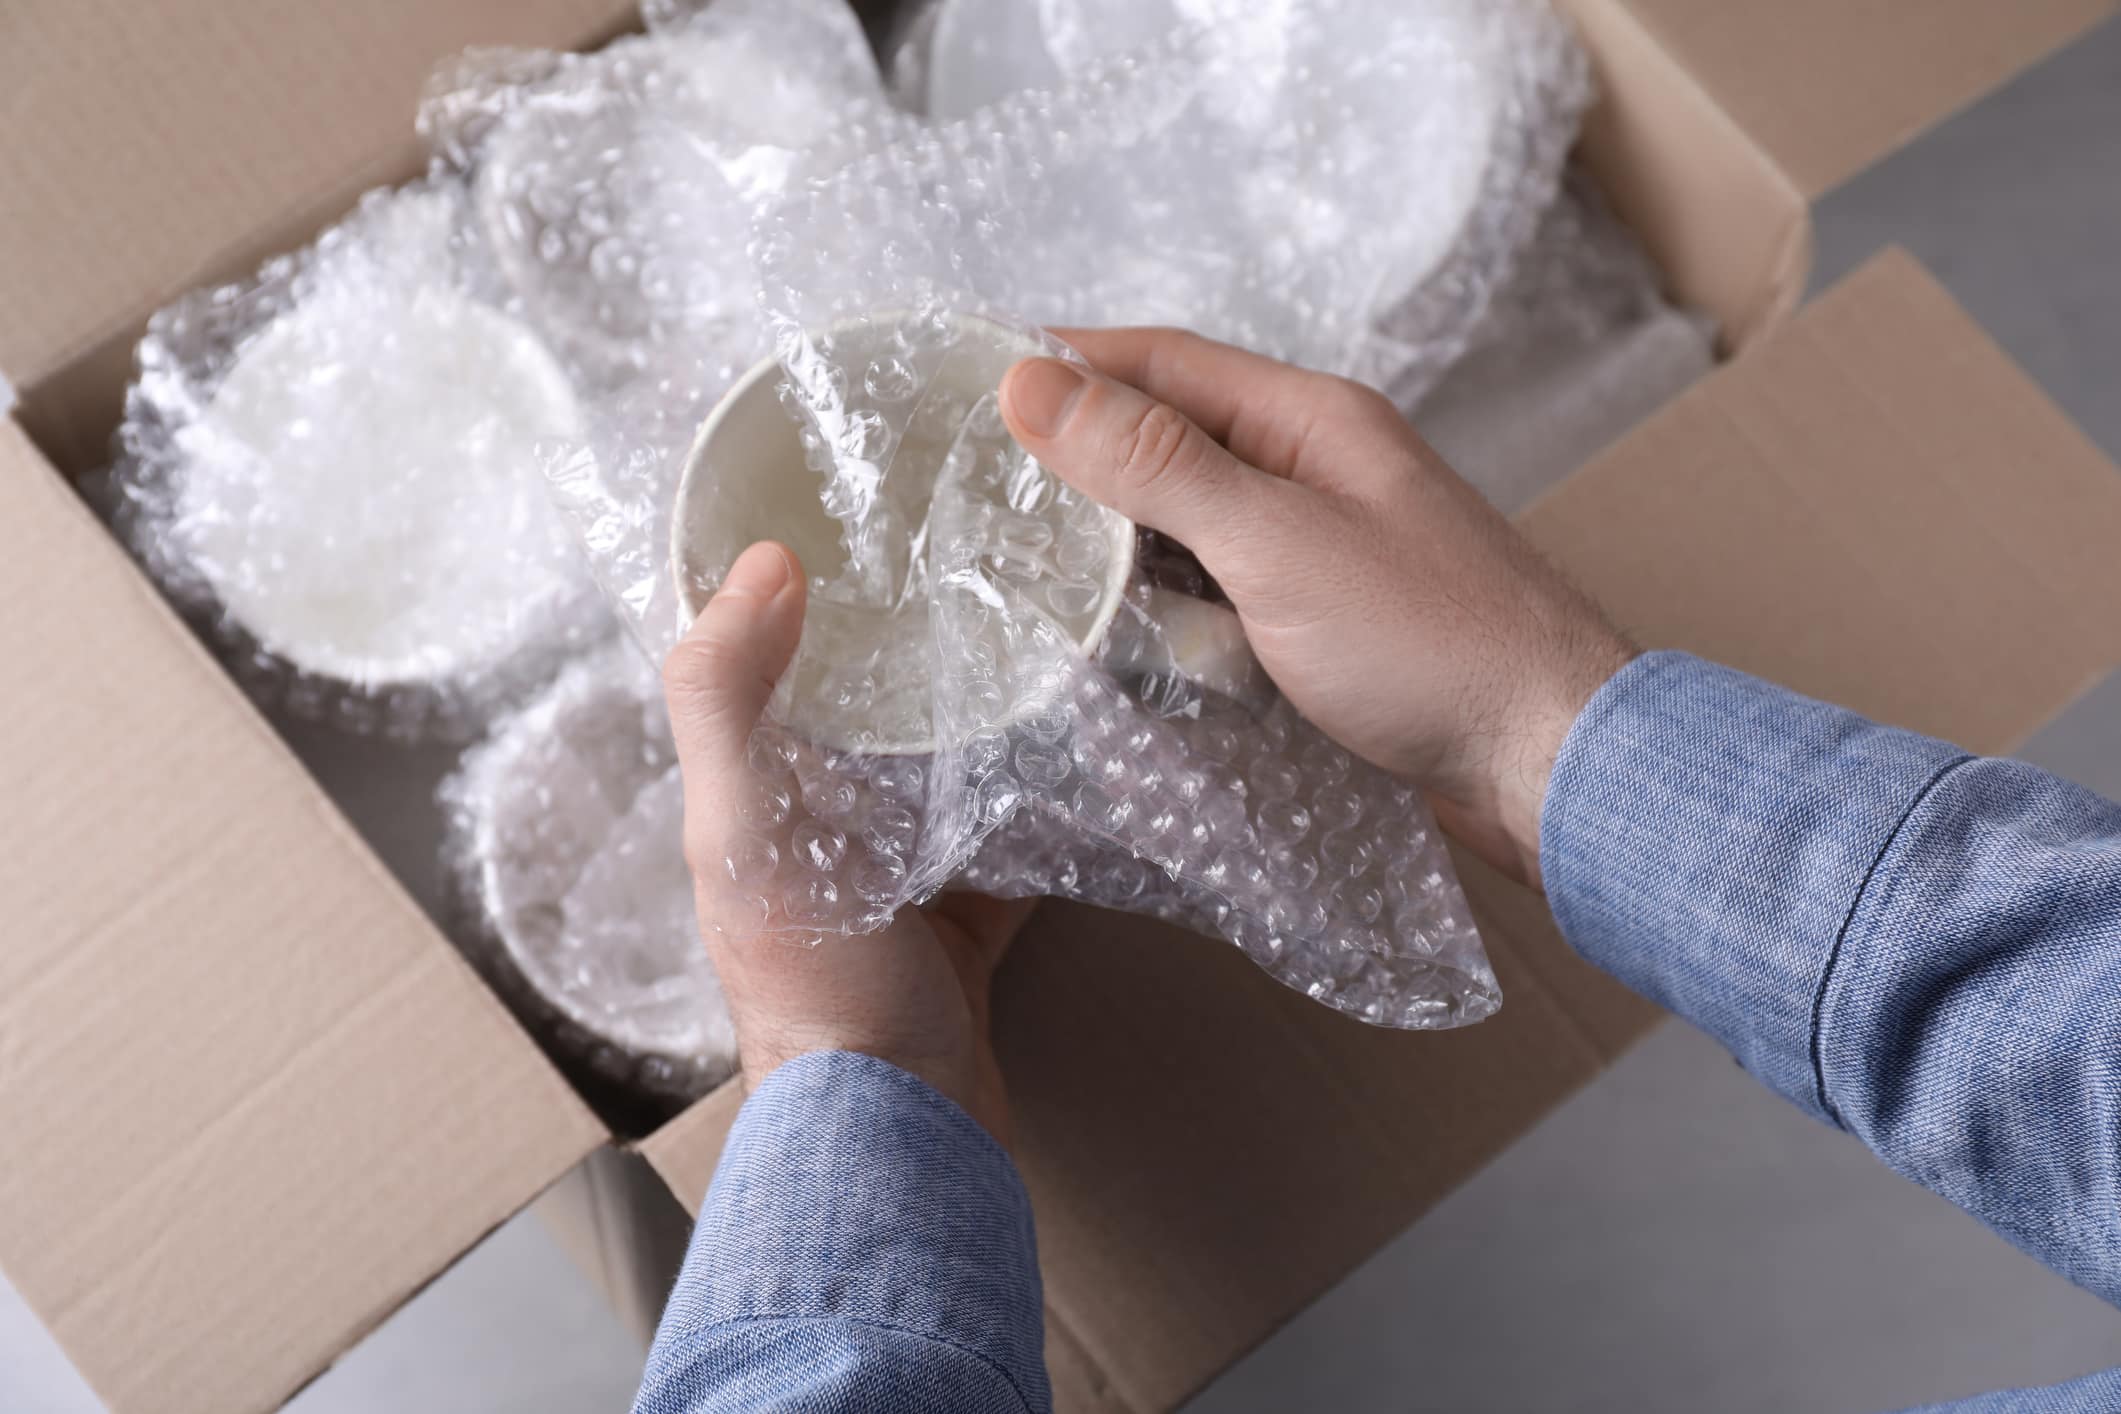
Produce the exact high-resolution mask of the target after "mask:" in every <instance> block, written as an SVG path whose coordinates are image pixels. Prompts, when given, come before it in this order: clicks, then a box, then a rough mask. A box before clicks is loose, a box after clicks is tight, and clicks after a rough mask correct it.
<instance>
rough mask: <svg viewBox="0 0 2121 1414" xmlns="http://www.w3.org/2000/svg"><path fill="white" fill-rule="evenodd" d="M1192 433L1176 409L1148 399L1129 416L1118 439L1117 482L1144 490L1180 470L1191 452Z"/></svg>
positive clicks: (1166, 479) (1158, 484) (1190, 455)
mask: <svg viewBox="0 0 2121 1414" xmlns="http://www.w3.org/2000/svg"><path fill="white" fill-rule="evenodd" d="M1192 433H1193V427H1192V424H1191V423H1189V422H1187V421H1186V419H1185V418H1184V417H1183V416H1181V415H1180V414H1179V412H1178V410H1177V409H1175V408H1172V407H1169V406H1166V405H1165V404H1163V403H1159V402H1151V403H1149V404H1148V405H1147V406H1146V407H1144V408H1143V409H1142V411H1141V413H1140V414H1139V415H1138V416H1136V417H1135V418H1134V419H1133V421H1132V423H1131V424H1130V425H1129V427H1128V428H1127V431H1126V434H1125V437H1124V440H1123V441H1122V443H1121V451H1120V457H1119V479H1120V481H1121V483H1122V484H1124V485H1127V486H1130V487H1132V488H1133V489H1134V490H1136V491H1146V490H1150V489H1151V488H1154V487H1157V486H1160V485H1162V484H1164V483H1165V482H1167V481H1169V480H1170V479H1171V478H1172V477H1173V475H1174V474H1182V473H1183V472H1184V471H1185V470H1186V463H1187V462H1188V461H1189V460H1191V459H1192V457H1193V456H1194V455H1195V452H1194V450H1193V449H1192V448H1191V440H1192Z"/></svg>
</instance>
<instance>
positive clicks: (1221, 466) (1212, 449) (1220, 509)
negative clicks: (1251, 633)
mask: <svg viewBox="0 0 2121 1414" xmlns="http://www.w3.org/2000/svg"><path fill="white" fill-rule="evenodd" d="M1001 407H1002V416H1003V417H1004V419H1006V420H1007V422H1008V424H1009V431H1010V433H1011V434H1012V435H1013V436H1015V438H1016V440H1017V441H1018V442H1019V443H1020V444H1021V445H1022V446H1023V448H1024V450H1025V451H1028V452H1029V453H1031V455H1033V456H1034V457H1037V458H1038V459H1039V461H1041V462H1042V463H1044V464H1045V465H1046V466H1047V467H1048V468H1050V469H1051V470H1052V471H1053V472H1054V474H1055V475H1057V476H1059V477H1060V478H1061V479H1062V480H1063V481H1066V482H1067V483H1068V484H1069V485H1071V486H1073V487H1075V488H1076V489H1077V490H1079V491H1081V492H1082V493H1083V494H1085V495H1086V496H1088V497H1090V498H1091V499H1092V500H1094V501H1098V502H1100V503H1102V504H1104V505H1107V506H1110V507H1111V508H1112V509H1114V510H1116V511H1118V512H1119V513H1120V514H1122V515H1124V516H1127V517H1128V518H1130V519H1132V520H1134V521H1137V522H1139V523H1140V524H1142V525H1146V526H1148V527H1149V528H1150V529H1152V530H1160V531H1162V532H1164V533H1165V534H1166V535H1169V536H1171V537H1173V538H1174V539H1176V540H1179V541H1180V542H1182V543H1183V544H1185V545H1186V547H1187V548H1188V549H1190V550H1192V551H1193V553H1194V554H1196V555H1198V556H1200V559H1201V563H1202V564H1204V565H1206V566H1207V567H1208V571H1209V573H1211V574H1213V575H1214V576H1215V577H1216V578H1217V579H1224V578H1225V576H1226V575H1227V574H1228V573H1229V572H1230V571H1232V570H1234V569H1241V566H1237V565H1233V564H1230V563H1228V561H1229V560H1230V557H1231V556H1232V554H1233V553H1234V552H1235V551H1236V549H1237V547H1238V545H1239V544H1240V542H1242V541H1243V540H1244V539H1245V538H1246V537H1247V536H1249V535H1251V534H1252V533H1253V531H1254V529H1255V528H1256V527H1258V526H1261V525H1273V524H1275V523H1276V522H1277V519H1278V518H1281V517H1285V516H1286V515H1287V514H1288V511H1289V509H1290V508H1289V507H1288V505H1287V504H1286V503H1287V501H1288V499H1289V498H1290V497H1292V496H1294V495H1296V494H1298V492H1297V488H1295V487H1292V486H1291V485H1290V484H1289V483H1288V482H1286V481H1282V480H1280V479H1278V478H1276V477H1272V476H1269V475H1267V474H1266V473H1265V472H1263V471H1260V470H1259V469H1258V468H1256V467H1253V466H1250V465H1248V464H1246V463H1245V462H1243V461H1240V460H1239V459H1238V458H1236V457H1234V456H1232V455H1231V454H1230V453H1229V452H1228V451H1227V450H1225V449H1224V448H1223V446H1222V444H1221V443H1219V442H1217V441H1216V440H1215V439H1214V438H1213V437H1210V436H1209V435H1208V434H1207V433H1205V432H1203V431H1201V429H1200V428H1199V427H1198V426H1196V425H1195V424H1194V423H1193V422H1192V421H1191V420H1189V419H1188V418H1187V417H1186V416H1185V415H1184V414H1183V413H1181V412H1179V411H1178V409H1176V408H1174V407H1172V406H1170V405H1169V404H1168V403H1161V402H1158V401H1157V400H1156V399H1154V398H1152V397H1150V396H1149V395H1148V394H1147V393H1144V392H1142V391H1141V390H1140V389H1138V388H1132V387H1129V386H1128V385H1126V384H1125V383H1121V382H1118V381H1116V380H1114V379H1111V378H1107V377H1105V376H1104V375H1103V374H1101V373H1098V372H1096V371H1095V370H1093V369H1089V368H1084V367H1082V366H1081V365H1079V364H1074V363H1066V362H1063V361H1062V360H1060V359H1057V358H1030V359H1025V360H1023V361H1022V362H1020V363H1018V364H1016V365H1015V366H1014V367H1013V368H1011V369H1010V370H1009V372H1008V375H1007V376H1006V377H1004V378H1003V379H1002V386H1001ZM1226 587H1227V586H1226Z"/></svg>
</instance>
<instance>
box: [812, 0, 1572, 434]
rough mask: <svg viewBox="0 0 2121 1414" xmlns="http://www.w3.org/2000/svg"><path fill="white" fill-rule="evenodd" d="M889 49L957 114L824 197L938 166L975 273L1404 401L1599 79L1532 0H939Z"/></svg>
mask: <svg viewBox="0 0 2121 1414" xmlns="http://www.w3.org/2000/svg"><path fill="white" fill-rule="evenodd" d="M1151 36H1160V37H1156V38H1150V37H1151ZM894 71H895V80H894V82H895V87H897V88H898V89H899V91H901V92H902V93H909V92H910V93H911V95H912V96H913V97H914V99H915V100H916V101H920V102H924V103H925V106H926V107H927V108H928V110H929V112H930V113H931V115H932V116H936V117H938V118H941V119H944V120H945V121H944V122H943V123H942V125H941V126H940V127H939V128H938V129H937V130H936V131H935V133H934V134H933V136H932V137H930V138H928V139H927V140H926V141H925V142H913V143H908V144H898V145H894V146H893V147H891V148H889V149H886V150H885V151H884V152H883V153H880V154H878V155H876V156H874V157H872V158H871V159H869V160H868V161H867V162H866V163H865V164H863V165H862V166H861V167H860V168H859V169H858V170H857V171H855V172H852V173H850V174H849V175H848V177H847V179H846V180H845V181H844V182H842V183H840V184H839V185H838V186H837V187H836V188H835V190H834V193H833V194H832V195H830V196H828V197H827V198H826V199H825V200H824V201H822V202H821V203H820V207H819V210H818V211H817V212H816V213H814V214H815V215H816V216H818V217H820V218H824V219H826V220H829V219H830V215H829V213H831V211H832V208H833V203H834V201H835V200H838V201H842V202H844V203H845V205H846V206H847V208H848V211H849V214H852V213H853V212H854V211H855V210H857V209H859V208H860V207H861V206H862V202H861V200H860V198H861V197H862V195H863V194H864V193H863V191H862V188H863V187H865V186H871V185H874V186H877V187H879V188H880V189H881V190H880V192H879V201H878V202H877V203H876V204H878V205H883V206H886V207H889V206H891V205H894V204H903V201H904V199H905V198H906V197H908V196H911V195H913V193H914V191H915V189H917V188H918V187H919V186H920V185H921V184H923V183H933V184H934V190H933V191H932V193H925V194H924V195H926V196H928V197H929V198H930V199H932V200H933V201H934V202H936V203H937V204H939V205H941V206H943V207H945V208H947V209H949V210H951V211H953V212H955V213H956V216H957V218H958V220H957V222H956V224H955V228H952V229H945V228H936V229H930V230H928V231H926V232H924V235H926V236H927V237H928V238H931V239H932V238H938V237H941V236H950V237H958V236H960V235H961V234H962V232H964V231H977V232H978V233H979V237H978V241H977V243H978V245H979V246H980V247H981V249H982V250H983V251H984V252H986V253H987V254H989V255H991V256H993V257H995V258H998V259H1002V260H1006V261H1009V262H1012V263H1013V264H1014V265H1015V266H1017V267H1018V268H1016V269H1013V270H1009V271H1006V272H994V271H986V270H982V271H978V272H976V273H974V274H973V276H972V278H969V279H966V280H963V281H961V283H962V284H965V285H967V286H968V287H970V288H975V289H978V290H980V291H982V292H983V293H985V294H988V295H989V296H990V297H993V298H995V299H997V300H1003V301H1004V302H1006V303H1007V305H1008V306H1009V307H1010V308H1012V309H1014V310H1015V311H1016V312H1017V313H1018V314H1020V315H1021V316H1023V317H1024V318H1026V319H1029V320H1031V321H1034V322H1036V323H1040V324H1046V325H1055V324H1114V323H1178V324H1184V325H1187V326H1189V327H1193V328H1197V329H1199V330H1201V331H1202V332H1204V333H1207V334H1210V335H1213V336H1215V337H1219V338H1225V339H1228V340H1230V341H1231V342H1235V343H1241V344H1245V345H1247V346H1249V347H1253V348H1257V349H1260V350H1262V351H1264V352H1268V353H1272V354H1275V355H1277V356H1279V357H1283V358H1287V359H1291V360H1293V361H1295V362H1299V363H1304V364H1307V365H1310V366H1313V367H1318V368H1324V369H1327V370H1329V371H1333V372H1339V373H1345V374H1348V375H1350V376H1353V377H1357V378H1360V379H1362V380H1363V381H1365V382H1368V383H1370V384H1372V385H1374V386H1376V387H1378V388H1379V389H1381V390H1383V391H1385V392H1387V393H1389V394H1391V395H1392V396H1393V397H1394V398H1395V399H1398V400H1400V401H1402V402H1411V401H1413V400H1415V399H1417V398H1418V397H1419V396H1420V395H1421V393H1422V392H1423V391H1424V390H1425V389H1426V388H1427V387H1428V386H1429V385H1430V384H1431V383H1433V381H1434V380H1435V379H1436V378H1437V377H1438V376H1439V375H1440V374H1441V372H1442V371H1443V370H1444V369H1445V368H1447V367H1448V366H1449V365H1450V363H1451V362H1452V361H1453V360H1455V359H1456V358H1457V357H1458V356H1459V354H1460V353H1461V352H1463V350H1464V349H1465V347H1466V346H1467V344H1468V342H1469V340H1470V339H1471V338H1472V337H1473V333H1474V330H1475V328H1476V326H1477V324H1478V321H1479V320H1480V318H1481V316H1482V314H1483V312H1484V310H1485V308H1486V306H1487V303H1488V301H1489V300H1490V299H1491V298H1492V297H1493V295H1494V293H1495V291H1496V290H1497V289H1499V288H1500V287H1501V286H1502V285H1503V284H1504V283H1505V282H1506V281H1507V279H1508V277H1509V274H1510V271H1511V268H1512V264H1513V261H1514V258H1515V256H1516V254H1517V252H1518V251H1519V250H1520V249H1521V248H1522V247H1523V246H1524V244H1525V243H1526V241H1527V240H1528V239H1529V237H1530V235H1531V232H1532V230H1533V227H1534V225H1535V223H1536V222H1537V220H1538V217H1539V214H1540V213H1541V211H1543V210H1544V209H1545V208H1546V207H1547V205H1548V204H1549V203H1550V202H1551V200H1552V199H1553V196H1554V192H1555V190H1556V187H1557V184H1558V182H1559V180H1560V174H1561V170H1562V166H1563V163H1564V161H1565V159H1566V156H1567V153H1568V150H1569V148H1570V146H1571V145H1572V144H1573V142H1574V139H1575V134H1576V129H1577V125H1578V122H1579V120H1580V118H1581V115H1582V112H1583V109H1584V108H1585V106H1586V105H1587V104H1588V101H1589V98H1590V81H1589V75H1588V67H1587V63H1586V60H1585V59H1584V56H1583V55H1582V53H1581V51H1580V50H1579V49H1578V47H1577V46H1576V44H1575V43H1574V41H1573V37H1572V36H1571V34H1570V32H1569V30H1568V27H1567V26H1566V24H1565V23H1564V22H1563V21H1562V20H1561V19H1560V18H1559V17H1558V16H1557V15H1556V14H1555V13H1554V12H1553V10H1552V9H1551V8H1550V7H1549V6H1548V5H1547V4H1545V3H1543V0H1415V2H1414V3H1406V0H1270V3H1265V4H1240V3H1238V0H1148V3H1140V0H1041V3H1039V4H1038V5H1037V6H1035V7H1033V6H1014V7H994V6H981V5H978V4H975V3H969V0H942V3H941V4H939V5H938V6H937V7H935V8H934V9H933V10H932V11H931V12H929V14H927V15H924V16H921V17H920V18H918V19H917V20H916V21H915V22H914V24H913V26H912V28H911V31H910V34H909V37H908V39H907V41H906V42H905V43H904V44H903V45H902V46H901V47H900V49H899V51H898V53H897V55H896V62H895V64H894ZM1018 87H1022V88H1024V89H1027V90H1028V91H1023V92H1016V91H1012V90H1014V89H1016V88H1018ZM1003 95H1006V96H1003ZM975 104H980V105H986V106H980V107H977V108H974V107H973V105H975ZM1033 174H1035V176H1034V175H1033ZM872 244H873V243H872ZM974 258H975V259H976V258H977V257H976V256H975V257H974ZM997 273H999V279H997V278H996V277H997ZM1005 292H1006V295H1005Z"/></svg>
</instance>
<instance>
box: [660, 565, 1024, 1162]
mask: <svg viewBox="0 0 2121 1414" xmlns="http://www.w3.org/2000/svg"><path fill="white" fill-rule="evenodd" d="M804 600H805V588H804V582H803V572H802V567H801V566H800V565H799V564H797V563H796V559H795V556H794V555H793V554H791V553H790V552H789V551H787V550H786V549H784V548H782V547H781V546H779V545H775V544H771V543H762V544H758V545H753V546H752V547H751V548H750V549H748V550H746V551H745V552H744V553H743V554H742V555H740V556H739V557H738V558H737V561H736V563H735V564H734V565H733V566H731V567H730V570H729V574H728V576H727V578H725V579H724V580H723V582H722V587H721V589H720V591H719V592H717V593H716V594H715V596H714V598H713V599H712V600H710V601H709V602H708V604H707V607H706V608H705V609H703V610H701V611H700V616H699V618H698V619H697V620H695V621H694V623H693V626H692V630H691V632H689V633H688V634H687V635H686V636H685V638H684V640H683V641H682V642H681V643H679V644H678V646H677V647H676V648H675V649H674V650H672V652H671V654H670V657H669V658H668V659H667V660H666V661H665V663H664V665H663V686H664V692H665V695H666V697H667V698H668V700H669V704H670V725H671V729H672V731H673V732H674V733H675V735H676V737H677V748H678V764H679V768H680V770H681V771H682V772H683V775H684V779H685V857H686V859H687V860H688V861H689V862H690V863H691V866H692V877H693V893H694V899H695V903H696V905H697V908H698V911H699V917H700V932H701V934H702V935H703V936H704V937H705V939H706V943H707V952H708V955H709V956H710V957H711V958H712V959H713V962H714V967H715V972H716V973H717V974H718V975H719V976H720V978H721V982H722V991H723V993H724V995H726V996H727V997H728V1000H729V1011H730V1016H731V1019H732V1020H733V1021H734V1022H735V1024H736V1035H737V1046H738V1051H739V1054H740V1056H741V1059H742V1062H743V1067H744V1077H745V1083H746V1084H747V1086H749V1085H756V1084H757V1083H758V1082H759V1081H761V1080H764V1079H765V1078H766V1076H767V1075H769V1074H770V1073H772V1071H773V1070H774V1069H775V1068H776V1067H777V1066H779V1065H780V1064H781V1063H782V1062H784V1061H789V1060H793V1059H794V1058H795V1057H797V1056H799V1055H803V1054H805V1053H807V1052H810V1051H835V1050H837V1051H860V1052H863V1053H864V1054H867V1055H872V1056H876V1057H878V1058H879V1059H882V1060H886V1061H889V1062H890V1063H891V1064H893V1065H895V1066H898V1067H899V1068H900V1069H901V1070H907V1071H911V1072H912V1073H913V1074H915V1075H917V1076H919V1077H920V1078H921V1079H923V1080H925V1081H927V1082H928V1083H929V1084H930V1085H932V1086H934V1087H935V1088H936V1089H937V1090H939V1091H941V1092H942V1093H943V1094H945V1095H947V1096H949V1097H950V1098H951V1099H953V1100H955V1101H956V1102H957V1103H958V1104H960V1105H962V1106H963V1107H964V1108H965V1110H966V1111H967V1112H968V1113H970V1114H971V1115H972V1117H973V1118H974V1119H976V1120H978V1121H979V1122H980V1123H981V1124H982V1125H984V1126H985V1127H986V1129H987V1131H988V1132H989V1133H990V1134H993V1135H994V1136H995V1137H996V1138H997V1139H1000V1140H1002V1141H1003V1142H1004V1143H1006V1142H1007V1141H1008V1114H1007V1106H1006V1103H1005V1099H1004V1096H1003V1091H1002V1078H1001V1070H1000V1068H999V1067H998V1066H997V1064H996V1063H995V1059H994V1050H993V1047H992V1046H991V1045H990V1044H989V1042H988V1030H987V1019H988V990H989V982H990V981H991V979H992V977H993V975H994V969H995V966H996V965H997V964H998V963H999V962H1000V961H1001V955H1002V952H1003V950H1004V949H1005V948H1007V946H1008V944H1009V939H1010V938H1011V937H1012V936H1013V935H1014V934H1015V932H1016V929H1017V927H1018V925H1019V924H1021V923H1022V922H1023V920H1024V918H1025V916H1026V915H1027V914H1028V913H1029V912H1030V910H1031V904H1030V903H1029V902H1026V901H1014V902H1003V901H1001V900H998V899H991V898H986V897H983V896H981V895H978V894H969V893H947V894H944V895H942V896H941V897H939V898H938V899H937V900H936V901H935V902H934V903H932V904H930V905H929V906H927V907H926V908H908V909H905V910H902V911H901V912H900V913H899V915H898V916H897V917H896V918H895V919H893V920H892V922H891V924H890V926H888V927H886V928H885V929H884V930H883V931H881V932H878V933H869V934H863V935H860V936H854V937H828V938H826V939H825V940H824V941H823V942H820V943H818V944H816V945H815V946H807V947H806V946H803V945H801V944H798V943H793V942H788V941H784V940H782V939H779V938H774V937H765V936H757V935H756V933H755V925H754V928H753V930H752V933H753V935H751V936H746V935H745V934H746V929H745V927H744V926H743V925H742V924H741V922H740V920H741V919H743V918H744V917H745V915H744V913H743V909H744V906H745V905H744V903H743V901H742V898H741V896H740V894H739V892H738V891H737V890H736V889H735V888H734V885H733V883H732V881H731V879H730V876H729V871H728V864H727V861H728V859H729V855H730V848H729V846H730V843H731V841H732V839H733V838H734V836H735V831H736V830H737V828H738V814H737V812H738V805H739V801H738V797H737V793H738V792H740V791H742V790H743V789H745V787H746V784H747V783H748V782H749V780H750V778H751V773H750V768H749V766H748V765H747V764H746V760H745V750H746V745H747V743H748V741H749V739H750V735H751V729H752V728H753V727H754V726H755V725H757V723H758V720H759V717H760V715H761V714H762V713H763V712H764V711H765V709H766V700H767V698H769V697H770V696H772V694H773V687H774V683H775V682H776V681H778V679H779V678H780V675H781V674H782V672H784V671H785V670H786V669H787V667H788V661H789V659H790V658H792V657H793V656H794V654H795V647H796V641H797V639H798V638H799V637H800V636H801V633H802V627H803V605H804Z"/></svg>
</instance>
